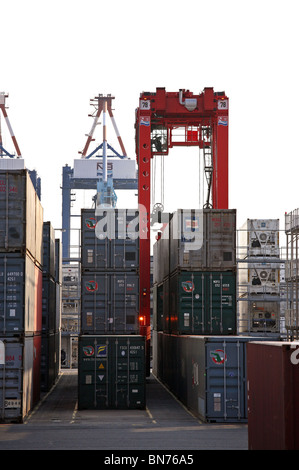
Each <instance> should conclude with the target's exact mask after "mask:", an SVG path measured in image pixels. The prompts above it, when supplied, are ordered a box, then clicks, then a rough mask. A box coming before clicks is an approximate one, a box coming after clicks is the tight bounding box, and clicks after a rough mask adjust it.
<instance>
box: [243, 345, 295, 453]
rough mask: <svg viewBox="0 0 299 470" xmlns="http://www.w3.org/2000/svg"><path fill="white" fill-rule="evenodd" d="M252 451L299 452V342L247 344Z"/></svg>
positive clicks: (249, 429) (249, 427)
mask: <svg viewBox="0 0 299 470" xmlns="http://www.w3.org/2000/svg"><path fill="white" fill-rule="evenodd" d="M247 392H248V448H249V450H299V427H298V423H299V402H298V397H299V342H298V341H297V342H268V341H267V342H259V343H257V342H251V343H248V345H247Z"/></svg>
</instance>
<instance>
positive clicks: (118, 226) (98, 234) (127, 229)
mask: <svg viewBox="0 0 299 470" xmlns="http://www.w3.org/2000/svg"><path fill="white" fill-rule="evenodd" d="M96 214H97V215H96ZM136 220H138V211H135V210H129V209H115V210H110V211H109V210H107V211H103V212H102V213H101V214H100V213H98V212H97V213H96V212H95V210H93V209H82V211H81V257H82V268H83V269H91V270H107V269H109V270H121V269H127V270H136V269H137V268H138V267H139V238H138V231H137V230H138V225H136ZM131 224H132V225H131Z"/></svg>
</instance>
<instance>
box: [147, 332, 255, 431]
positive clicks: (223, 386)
mask: <svg viewBox="0 0 299 470" xmlns="http://www.w3.org/2000/svg"><path fill="white" fill-rule="evenodd" d="M262 340H263V338H255V337H251V336H248V337H245V336H178V335H167V334H165V333H162V332H158V338H156V343H157V349H158V352H157V354H158V359H157V360H156V365H155V367H156V368H157V373H158V378H159V379H160V380H161V381H162V382H164V383H165V385H167V387H168V388H169V389H170V390H171V391H172V392H173V393H174V395H176V397H177V398H178V399H179V400H180V401H181V402H182V403H183V404H184V405H185V406H187V408H188V409H190V411H191V412H192V413H193V414H194V415H195V416H197V417H198V418H199V419H201V420H202V421H205V422H211V423H212V422H219V423H220V422H221V423H224V422H226V423H235V422H244V423H245V422H247V419H248V415H247V383H246V379H247V367H246V345H247V343H248V342H250V341H262Z"/></svg>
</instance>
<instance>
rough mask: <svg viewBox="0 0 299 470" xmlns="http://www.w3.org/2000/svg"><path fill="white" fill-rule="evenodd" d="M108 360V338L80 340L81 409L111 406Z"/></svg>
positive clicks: (79, 379) (86, 337) (79, 378)
mask: <svg viewBox="0 0 299 470" xmlns="http://www.w3.org/2000/svg"><path fill="white" fill-rule="evenodd" d="M108 358H109V340H108V339H107V338H105V337H103V338H102V339H101V338H99V337H98V338H95V337H92V336H91V337H90V336H85V337H84V338H83V337H81V338H80V339H79V367H78V383H79V387H78V406H79V409H84V408H85V409H106V408H109V407H110V406H111V402H110V397H111V392H110V386H109V377H110V375H109V374H110V369H109V362H108Z"/></svg>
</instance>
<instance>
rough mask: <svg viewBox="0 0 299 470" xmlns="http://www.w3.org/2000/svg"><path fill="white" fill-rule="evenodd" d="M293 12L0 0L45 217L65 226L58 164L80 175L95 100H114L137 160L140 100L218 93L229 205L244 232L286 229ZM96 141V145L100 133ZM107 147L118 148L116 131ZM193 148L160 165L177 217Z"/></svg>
mask: <svg viewBox="0 0 299 470" xmlns="http://www.w3.org/2000/svg"><path fill="white" fill-rule="evenodd" d="M297 4H298V2H297V1H295V0H285V1H284V2H279V1H276V0H271V1H268V0H259V1H256V0H252V1H250V2H245V1H243V2H240V1H237V0H227V1H223V0H222V1H219V0H209V1H207V0H206V1H202V0H197V1H194V0H189V1H188V0H185V1H184V2H181V1H177V0H172V1H168V0H159V1H157V0H151V1H150V2H147V3H146V2H141V1H135V0H127V1H121V0H110V1H109V2H107V1H101V0H85V1H84V2H82V1H77V0H59V1H58V0H51V1H45V0H39V1H37V0H27V1H26V2H25V1H24V0H14V1H11V0H9V1H8V0H0V15H1V37H2V42H1V44H2V46H1V74H0V91H1V92H6V93H8V94H9V98H8V100H7V105H8V106H9V109H8V115H9V119H10V122H11V125H12V128H13V130H14V133H15V136H16V138H17V140H18V143H19V146H20V149H21V152H22V155H23V157H24V159H25V165H26V167H28V168H29V169H36V170H37V172H38V174H39V176H40V177H41V180H42V204H43V207H44V214H45V215H44V218H45V220H51V222H52V224H53V226H54V227H55V228H58V227H61V190H60V186H61V176H62V167H63V166H64V165H65V164H66V163H67V164H68V165H69V166H71V167H73V161H74V159H76V158H79V154H78V152H79V151H81V150H82V149H83V147H84V145H85V142H86V134H87V133H88V132H89V131H90V127H91V124H92V120H91V118H89V117H88V114H89V113H90V112H91V108H90V104H89V100H90V98H94V97H95V96H96V95H98V94H99V93H103V94H107V93H110V94H112V95H113V96H115V100H114V116H115V119H116V122H117V125H118V128H119V131H120V134H121V136H122V139H123V142H124V145H125V147H126V150H127V154H128V156H130V157H131V158H135V130H134V123H135V109H136V107H137V106H138V101H139V95H140V93H141V92H142V91H151V92H155V90H156V88H157V87H165V88H166V91H179V89H181V88H183V89H189V90H190V91H192V92H193V93H194V94H199V93H200V92H201V91H202V90H203V89H204V88H205V87H213V88H214V90H215V91H225V92H226V94H227V96H228V97H229V105H230V110H229V168H230V195H229V206H230V208H231V209H237V211H238V212H237V214H238V216H237V220H238V226H240V225H242V224H243V222H244V221H245V220H246V219H247V218H280V219H281V221H282V225H281V229H284V213H285V212H290V211H292V210H293V209H295V208H297V207H299V192H298V167H299V163H298V152H299V151H298V149H297V140H298V137H297V132H298V131H297V128H298V121H299V118H298V111H297V105H296V103H297V98H296V95H297V89H298V84H299V67H298V46H299V41H298V36H299V34H298V14H297ZM1 127H2V134H3V138H4V147H5V148H6V149H7V150H8V151H14V148H13V145H12V142H11V140H10V136H9V134H8V132H7V129H6V126H5V123H4V120H3V119H2V117H1ZM95 137H96V139H97V144H100V143H101V142H102V135H101V132H99V134H98V135H95ZM108 143H110V144H111V145H112V146H113V147H114V148H115V149H116V150H117V151H119V150H120V149H119V147H118V142H117V139H116V137H115V134H114V131H113V130H111V133H110V131H109V133H108ZM91 149H92V148H91ZM188 150H190V149H186V148H182V149H180V150H179V155H177V152H176V154H172V153H170V154H169V156H168V157H167V158H169V161H168V162H166V164H165V165H166V166H168V168H167V175H166V182H168V183H167V187H165V200H166V201H167V200H169V201H170V202H171V204H172V205H174V208H172V207H171V209H173V210H175V208H176V207H177V208H179V207H183V206H184V207H188V202H189V200H190V205H189V207H192V206H193V204H192V202H193V200H196V201H197V198H198V191H199V188H198V187H197V183H198V181H197V180H196V178H195V180H194V179H193V178H194V174H195V175H196V174H197V169H196V168H197V167H196V165H197V162H196V158H197V156H196V155H195V157H194V156H189V152H188ZM190 155H191V154H190ZM171 158H172V160H171ZM182 175H183V177H182ZM190 188H191V190H190ZM190 191H191V193H190ZM179 192H181V196H180V198H179V200H177V202H176V197H177V194H178V193H179ZM182 194H185V198H186V199H185V200H183V196H182ZM80 198H81V195H80V197H79V196H78V198H77V199H78V200H79V199H80ZM83 198H85V196H83ZM132 201H133V204H134V201H136V198H134V196H132ZM186 201H187V202H186ZM166 209H167V207H166Z"/></svg>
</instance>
